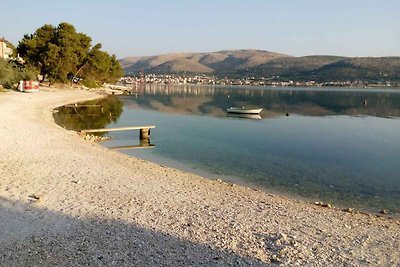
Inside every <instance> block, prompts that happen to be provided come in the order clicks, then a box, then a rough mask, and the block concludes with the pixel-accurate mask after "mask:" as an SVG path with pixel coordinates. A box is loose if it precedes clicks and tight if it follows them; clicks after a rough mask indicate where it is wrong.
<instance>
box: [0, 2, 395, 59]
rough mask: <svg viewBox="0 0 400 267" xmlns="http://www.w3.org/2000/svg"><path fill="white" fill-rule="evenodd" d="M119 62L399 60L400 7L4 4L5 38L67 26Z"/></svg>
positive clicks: (0, 21) (0, 29)
mask: <svg viewBox="0 0 400 267" xmlns="http://www.w3.org/2000/svg"><path fill="white" fill-rule="evenodd" d="M64 21H65V22H69V23H71V24H73V25H74V26H75V27H76V29H77V30H78V31H79V32H84V33H86V34H87V35H89V36H91V37H92V38H93V43H95V42H100V43H102V44H103V48H104V50H107V51H108V52H110V53H113V54H116V55H117V57H119V58H121V57H125V56H143V55H155V54H161V53H170V52H207V51H218V50H225V49H250V48H252V49H262V50H269V51H274V52H280V53H284V54H290V55H294V56H302V55H312V54H331V55H343V56H400V0H379V1H378V0H246V1H235V0H230V1H228V0H213V1H212V0H170V1H167V0H165V1H161V0H147V1H146V0H143V1H135V0H132V1H129V0H113V1H111V0H110V1H106V0H97V1H95V0H68V1H63V0H35V1H31V0H0V36H4V37H6V39H8V40H10V41H11V42H12V43H14V44H15V45H17V44H18V41H19V40H20V39H21V38H22V37H23V35H24V34H26V33H33V32H34V31H35V30H36V29H37V28H39V27H40V26H42V25H44V24H46V23H49V24H53V25H57V24H58V23H60V22H64Z"/></svg>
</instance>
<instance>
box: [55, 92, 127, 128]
mask: <svg viewBox="0 0 400 267" xmlns="http://www.w3.org/2000/svg"><path fill="white" fill-rule="evenodd" d="M122 107H123V103H122V102H121V101H120V100H119V99H118V98H117V97H115V96H109V97H106V98H103V99H98V100H92V101H88V102H85V104H84V105H78V104H77V105H66V106H62V107H59V108H57V109H56V112H55V113H54V114H53V117H54V120H55V121H56V123H57V124H59V125H62V126H63V127H64V128H66V129H68V130H74V131H79V130H84V129H98V128H105V126H106V125H108V124H110V123H113V122H114V123H115V122H117V121H118V119H119V117H120V116H121V113H122Z"/></svg>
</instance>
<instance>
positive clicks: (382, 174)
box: [59, 86, 400, 213]
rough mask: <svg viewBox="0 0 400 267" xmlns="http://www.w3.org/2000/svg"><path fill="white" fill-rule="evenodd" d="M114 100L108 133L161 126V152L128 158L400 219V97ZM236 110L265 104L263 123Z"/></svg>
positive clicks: (207, 91)
mask: <svg viewBox="0 0 400 267" xmlns="http://www.w3.org/2000/svg"><path fill="white" fill-rule="evenodd" d="M113 99H114V100H113V101H112V102H113V104H112V105H110V107H111V108H109V109H110V111H113V112H111V113H113V114H114V115H113V116H112V117H110V118H111V119H109V121H108V122H106V123H105V125H107V127H119V126H131V125H145V124H154V125H156V126H157V128H156V129H154V130H152V133H151V143H152V144H155V147H154V148H151V149H136V150H123V151H121V152H123V153H127V154H129V155H132V156H135V157H139V158H144V159H149V160H152V161H156V162H158V163H161V164H165V165H171V166H172V167H178V168H181V169H186V170H190V171H194V172H199V173H201V174H203V175H204V174H206V176H208V177H211V178H217V177H218V178H219V177H223V178H224V179H228V180H234V181H238V182H239V183H242V184H247V185H251V186H254V187H258V188H262V189H266V190H273V191H279V192H282V193H285V194H291V195H296V196H300V197H304V198H306V199H309V200H315V201H329V202H331V203H333V204H334V205H338V206H343V207H349V206H351V207H356V208H360V209H365V210H370V211H375V212H376V211H378V210H379V209H382V208H386V209H389V211H391V212H394V213H399V212H400V119H399V117H400V91H386V90H374V91H363V90H354V89H348V90H343V89H340V90H332V89H326V88H323V89H317V90H316V89H309V88H299V89H296V90H293V89H288V88H272V89H271V88H268V89H267V88H257V89H256V88H243V87H223V88H216V87H194V86H168V87H166V86H147V87H146V88H145V89H143V90H142V92H141V93H140V94H138V95H129V96H121V97H119V100H120V101H121V102H122V103H118V101H116V100H115V98H113ZM365 101H366V103H367V105H365V104H364V102H365ZM121 104H123V109H121V108H114V105H117V106H119V107H120V106H121ZM230 106H246V107H256V106H257V107H263V108H264V110H263V112H262V113H261V117H262V119H259V120H254V119H244V118H233V117H227V114H226V113H225V111H224V110H225V109H226V108H228V107H230ZM59 113H60V114H59V115H60V117H59V120H60V118H64V120H65V118H66V117H69V118H74V117H78V116H74V115H73V114H71V112H69V113H68V114H69V115H65V114H64V115H62V114H63V113H62V112H59ZM64 113H65V112H64ZM80 113H85V112H84V111H82V112H80ZM106 113H107V114H109V113H108V109H107V112H106ZM286 113H289V114H290V116H285V114H286ZM92 115H93V114H92ZM80 117H82V114H80ZM85 118H86V119H85V121H86V122H87V121H88V119H87V118H89V117H85ZM91 118H92V119H93V121H96V120H95V119H94V118H95V116H91ZM61 124H64V125H65V122H64V123H62V122H61ZM91 126H92V125H87V124H86V125H82V124H80V128H82V127H87V128H93V127H91ZM96 127H102V126H101V125H100V126H99V125H96ZM70 128H74V126H71V127H70ZM75 128H76V127H75ZM109 135H110V136H112V137H113V140H111V141H110V142H106V143H104V145H105V146H107V147H114V146H125V145H137V144H139V140H138V139H139V138H138V133H137V132H129V131H127V132H114V133H110V134H109Z"/></svg>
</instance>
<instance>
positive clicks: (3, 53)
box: [0, 38, 13, 59]
mask: <svg viewBox="0 0 400 267" xmlns="http://www.w3.org/2000/svg"><path fill="white" fill-rule="evenodd" d="M12 53H13V51H12V49H11V48H9V47H7V42H6V40H5V39H4V38H0V58H4V59H9V58H11V55H12Z"/></svg>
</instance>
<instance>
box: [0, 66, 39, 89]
mask: <svg viewBox="0 0 400 267" xmlns="http://www.w3.org/2000/svg"><path fill="white" fill-rule="evenodd" d="M35 76H36V75H35V72H34V71H33V70H32V69H29V68H26V67H24V66H22V65H20V64H18V63H16V62H14V61H8V60H4V59H0V85H2V86H3V87H4V88H9V89H10V88H13V87H15V86H16V84H17V83H18V82H19V81H20V80H35V79H36V77H35Z"/></svg>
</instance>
